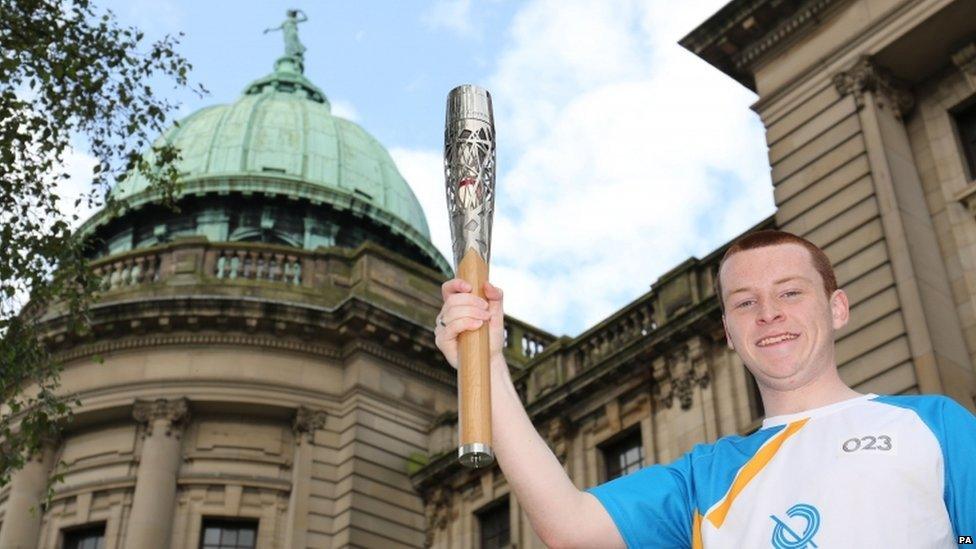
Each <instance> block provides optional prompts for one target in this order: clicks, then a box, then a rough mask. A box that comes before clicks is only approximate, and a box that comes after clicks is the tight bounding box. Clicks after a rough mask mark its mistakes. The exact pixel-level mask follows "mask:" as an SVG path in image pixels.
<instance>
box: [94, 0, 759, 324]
mask: <svg viewBox="0 0 976 549" xmlns="http://www.w3.org/2000/svg"><path fill="white" fill-rule="evenodd" d="M724 3H725V0H685V1H683V2H673V1H672V0H600V1H596V0H523V1H520V2H516V1H514V0H482V1H480V2H475V1H473V0H451V1H446V0H431V1H396V2H394V1H392V0H389V1H379V0H373V1H361V2H310V1H305V2H289V3H283V2H278V1H267V0H266V1H234V2H230V1H215V0H208V1H200V0H197V1H187V0H128V1H123V0H111V1H110V2H108V3H106V4H104V5H107V6H109V7H111V8H112V9H113V10H114V11H115V12H116V13H117V15H118V16H119V18H120V19H121V20H122V21H123V22H126V23H131V24H135V25H137V26H139V27H141V28H142V29H143V30H145V31H146V32H147V34H148V35H149V36H150V37H152V36H160V35H161V34H163V33H176V32H184V33H185V36H184V37H183V39H182V45H181V47H180V48H179V49H180V51H181V53H183V55H185V56H186V57H187V58H188V59H189V60H190V61H191V63H193V65H194V72H193V78H194V80H195V81H197V82H200V83H202V84H203V85H204V86H206V87H207V88H208V89H209V91H210V95H209V96H208V97H204V98H197V97H195V96H193V95H191V94H188V93H183V94H180V95H179V96H174V98H176V99H179V100H181V101H182V102H183V104H182V106H181V108H180V113H179V114H180V115H181V116H183V115H186V114H189V113H190V112H192V111H194V110H196V109H197V108H200V107H202V106H205V105H209V104H213V103H227V102H231V101H233V100H235V99H236V98H237V97H238V96H239V95H240V93H241V91H242V90H243V88H244V86H245V85H246V84H247V83H248V82H250V81H251V80H254V79H256V78H259V77H261V76H263V75H265V74H267V73H268V72H270V70H271V69H272V65H273V62H274V60H275V59H276V58H277V57H278V56H279V55H280V54H281V52H282V51H283V45H282V44H283V41H282V37H281V34H280V33H273V34H268V35H264V34H262V32H261V31H262V30H263V29H264V28H266V27H271V26H276V25H278V24H279V23H280V22H281V21H282V20H283V19H284V12H285V10H286V9H288V8H299V9H302V10H303V11H304V12H305V13H306V14H307V15H308V18H309V20H308V21H307V22H305V23H303V24H302V25H300V27H299V28H300V37H301V40H302V42H303V43H304V44H305V46H306V48H307V49H308V51H307V52H306V55H305V58H306V76H308V78H309V79H310V80H312V81H313V82H314V83H315V84H317V85H318V86H319V87H320V88H321V89H322V90H323V91H324V92H325V93H326V95H327V96H328V97H329V99H330V101H331V102H332V104H333V112H334V113H335V114H337V115H339V116H343V117H345V118H349V119H351V120H353V121H355V122H357V123H358V124H360V125H361V126H363V127H364V128H365V129H366V130H367V131H369V132H370V133H372V134H373V135H374V136H375V137H376V138H377V139H378V140H379V141H380V142H381V143H383V144H384V145H385V146H386V147H387V149H388V150H389V151H390V153H391V155H392V156H393V158H394V160H395V161H396V162H397V165H398V167H399V169H400V171H401V173H402V174H403V175H404V177H405V178H406V179H407V181H408V182H409V183H410V184H411V186H412V188H413V189H414V192H415V194H416V195H417V197H418V198H419V199H420V202H421V204H422V205H423V207H424V210H425V212H426V214H427V218H428V223H429V224H430V226H431V234H432V240H433V241H434V244H435V245H436V246H437V247H438V248H439V249H440V250H441V251H442V253H444V255H445V257H447V258H448V259H449V260H450V253H449V250H450V236H449V232H448V228H447V214H446V212H445V207H444V194H443V190H442V187H443V176H442V174H441V148H442V146H443V142H442V139H443V134H442V132H443V123H444V102H445V98H446V95H447V92H448V91H449V90H450V89H451V88H453V87H454V86H456V85H458V84H461V83H475V84H479V85H482V86H484V87H487V88H488V89H489V90H490V91H491V92H492V95H493V98H494V106H495V114H496V127H497V133H498V148H499V153H498V163H499V173H498V178H497V190H498V195H497V199H496V216H495V226H494V236H493V242H492V266H491V269H492V272H491V278H492V280H493V282H495V283H496V284H498V285H500V286H501V287H503V288H504V289H505V291H506V310H507V312H509V313H510V314H512V315H514V316H517V317H519V318H522V319H524V320H526V321H528V322H530V323H533V324H535V325H538V326H540V327H541V328H544V329H546V330H549V331H551V332H554V333H557V334H569V335H574V334H577V333H579V332H581V331H583V330H585V329H586V328H587V327H589V326H591V325H593V324H594V323H596V322H598V321H599V320H601V319H602V318H605V317H606V316H608V315H610V314H612V313H613V312H614V311H615V310H616V309H618V308H619V307H621V306H622V305H624V304H626V303H628V302H630V301H631V300H633V299H634V298H635V297H637V296H639V295H641V294H642V293H644V292H646V291H647V289H648V288H649V286H650V285H651V284H652V283H653V282H654V280H655V279H656V278H657V277H658V276H659V275H660V274H663V273H664V272H666V271H667V270H669V269H670V268H671V267H673V266H674V265H676V264H678V263H680V262H681V261H683V260H684V259H686V258H688V257H689V256H692V255H697V256H699V257H700V256H702V255H704V254H706V253H708V252H709V251H711V250H712V249H714V248H715V247H717V246H719V245H721V244H722V243H724V242H726V241H728V240H729V239H730V238H732V237H734V236H735V235H736V234H738V233H739V232H741V231H742V230H744V229H746V228H748V227H749V226H751V225H753V224H755V223H756V222H758V221H760V220H761V219H763V218H764V217H766V216H768V215H770V214H771V213H772V212H773V202H772V188H771V186H770V181H769V168H768V162H767V159H766V146H765V142H764V137H763V130H762V125H761V123H760V121H759V119H758V117H757V116H756V115H755V113H753V112H752V111H751V110H750V109H749V106H750V105H751V104H752V103H753V102H754V101H755V99H756V97H755V95H754V94H752V93H751V92H749V91H748V90H746V89H745V88H743V87H742V86H740V85H739V84H738V83H736V82H734V81H733V80H731V79H730V78H728V77H726V76H725V75H723V74H721V73H720V72H719V71H717V70H716V69H714V68H712V67H710V66H709V65H707V64H706V63H704V62H703V61H701V60H700V59H698V58H697V57H695V56H693V55H691V54H690V53H688V52H687V51H685V50H683V49H682V48H680V47H679V46H678V45H677V44H676V41H677V40H678V39H680V38H681V37H682V36H684V35H685V34H687V32H689V31H690V30H692V29H693V28H695V26H697V25H698V24H699V23H701V22H702V21H703V20H704V19H706V18H707V17H708V16H710V15H711V14H713V13H714V12H715V11H717V10H718V9H719V8H720V7H721V6H722V5H723V4H724ZM75 160H77V163H78V165H83V164H84V161H83V159H81V160H78V159H75Z"/></svg>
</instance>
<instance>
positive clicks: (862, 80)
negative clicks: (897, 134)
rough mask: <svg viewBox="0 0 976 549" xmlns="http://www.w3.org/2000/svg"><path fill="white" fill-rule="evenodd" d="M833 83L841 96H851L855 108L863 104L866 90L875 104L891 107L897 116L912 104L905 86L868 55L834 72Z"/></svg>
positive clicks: (900, 117) (911, 98) (908, 109)
mask: <svg viewBox="0 0 976 549" xmlns="http://www.w3.org/2000/svg"><path fill="white" fill-rule="evenodd" d="M834 87H835V88H836V89H837V92H838V93H840V94H841V95H842V96H844V95H850V96H852V97H853V98H854V104H855V105H857V108H858V109H861V108H862V107H864V96H865V94H867V93H872V94H874V96H875V97H876V98H877V101H878V106H879V107H880V108H889V109H891V113H892V114H893V115H895V117H896V118H898V119H899V120H900V119H902V118H904V117H905V116H906V115H907V114H908V113H909V112H911V110H912V108H913V107H914V106H915V98H914V96H913V95H912V94H911V92H910V91H908V86H907V85H906V84H904V83H903V82H901V81H900V80H898V79H897V78H895V77H894V76H893V75H892V74H891V72H890V71H888V70H887V69H885V68H884V67H882V66H880V65H878V64H877V63H875V62H874V61H873V60H872V59H871V58H870V57H868V56H862V57H861V58H860V59H858V61H857V63H855V64H854V66H853V67H851V68H850V69H847V70H846V71H843V72H841V73H838V74H836V75H834Z"/></svg>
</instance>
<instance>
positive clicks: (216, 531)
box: [203, 528, 220, 543]
mask: <svg viewBox="0 0 976 549" xmlns="http://www.w3.org/2000/svg"><path fill="white" fill-rule="evenodd" d="M203 542H204V543H220V528H207V530H206V533H205V534H204V535H203Z"/></svg>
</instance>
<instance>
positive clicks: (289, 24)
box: [264, 10, 308, 64]
mask: <svg viewBox="0 0 976 549" xmlns="http://www.w3.org/2000/svg"><path fill="white" fill-rule="evenodd" d="M285 13H286V15H287V18H286V19H285V20H284V22H282V23H281V25H278V26H277V27H269V28H266V29H264V34H268V33H269V32H272V31H276V30H280V31H281V33H282V34H283V35H284V36H285V57H292V58H294V59H295V60H296V61H298V63H299V64H302V62H303V61H304V60H305V46H303V45H302V43H301V41H299V40H298V24H299V23H304V22H305V21H308V16H306V15H305V12H303V11H302V10H288V11H287V12H285Z"/></svg>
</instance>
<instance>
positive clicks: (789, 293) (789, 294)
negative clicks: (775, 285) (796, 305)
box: [783, 290, 800, 297]
mask: <svg viewBox="0 0 976 549" xmlns="http://www.w3.org/2000/svg"><path fill="white" fill-rule="evenodd" d="M796 295H800V290H787V291H785V292H783V296H784V297H793V296H796Z"/></svg>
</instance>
